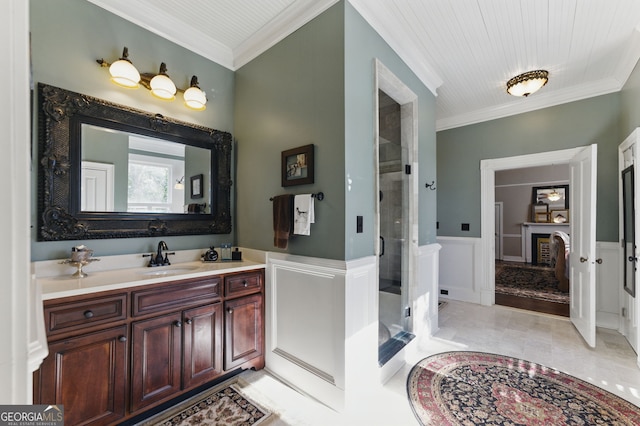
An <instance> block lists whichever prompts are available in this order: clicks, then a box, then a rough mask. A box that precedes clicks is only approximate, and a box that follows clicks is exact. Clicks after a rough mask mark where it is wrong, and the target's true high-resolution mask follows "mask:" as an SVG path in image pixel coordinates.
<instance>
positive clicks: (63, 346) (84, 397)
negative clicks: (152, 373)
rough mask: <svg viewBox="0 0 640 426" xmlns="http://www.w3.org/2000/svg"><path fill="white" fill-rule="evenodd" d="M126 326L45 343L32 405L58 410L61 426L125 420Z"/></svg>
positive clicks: (99, 423) (104, 423) (102, 423)
mask: <svg viewBox="0 0 640 426" xmlns="http://www.w3.org/2000/svg"><path fill="white" fill-rule="evenodd" d="M126 366H127V326H126V325H123V326H120V327H115V328H111V329H107V330H104V331H99V332H96V333H89V334H84V335H81V336H78V337H71V338H68V339H65V340H61V341H58V342H53V343H49V356H47V358H45V360H44V362H43V363H42V366H41V367H40V370H38V371H37V372H36V374H35V380H36V383H38V384H39V386H38V387H37V388H36V391H35V393H34V404H52V405H57V404H62V405H64V424H65V425H69V426H70V425H85V424H91V425H106V424H110V423H112V422H115V421H117V420H118V419H120V418H122V417H124V415H125V395H126V385H127V370H126Z"/></svg>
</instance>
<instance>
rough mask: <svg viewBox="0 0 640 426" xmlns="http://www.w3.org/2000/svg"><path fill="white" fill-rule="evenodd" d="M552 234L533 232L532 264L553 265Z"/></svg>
mask: <svg viewBox="0 0 640 426" xmlns="http://www.w3.org/2000/svg"><path fill="white" fill-rule="evenodd" d="M550 237H551V235H550V234H531V264H532V265H548V266H551V250H550V248H549V240H550Z"/></svg>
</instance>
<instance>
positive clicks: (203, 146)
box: [38, 84, 231, 241]
mask: <svg viewBox="0 0 640 426" xmlns="http://www.w3.org/2000/svg"><path fill="white" fill-rule="evenodd" d="M38 89H39V96H40V101H39V102H40V106H41V109H40V111H39V160H40V170H39V173H38V216H39V223H38V227H39V230H38V239H39V240H40V241H56V240H79V239H92V238H127V237H145V236H159V235H196V234H218V233H229V232H231V212H230V193H231V170H230V163H231V135H230V134H229V133H227V132H222V131H218V130H213V129H209V128H206V127H201V126H197V125H192V124H188V123H184V122H180V121H177V120H174V119H170V118H167V117H163V116H161V115H159V114H150V113H147V112H143V111H139V110H134V109H132V108H129V107H125V106H121V105H116V104H113V103H110V102H107V101H104V100H101V99H97V98H92V97H90V96H86V95H82V94H78V93H74V92H70V91H67V90H64V89H60V88H57V87H53V86H48V85H44V84H40V85H39V87H38Z"/></svg>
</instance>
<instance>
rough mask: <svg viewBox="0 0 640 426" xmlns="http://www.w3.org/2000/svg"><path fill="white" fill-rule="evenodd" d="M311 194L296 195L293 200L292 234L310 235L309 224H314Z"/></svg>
mask: <svg viewBox="0 0 640 426" xmlns="http://www.w3.org/2000/svg"><path fill="white" fill-rule="evenodd" d="M313 204H314V203H313V197H312V196H311V194H300V195H296V196H295V198H294V200H293V218H294V222H293V233H294V234H297V235H311V224H312V223H314V222H315V212H314V206H313Z"/></svg>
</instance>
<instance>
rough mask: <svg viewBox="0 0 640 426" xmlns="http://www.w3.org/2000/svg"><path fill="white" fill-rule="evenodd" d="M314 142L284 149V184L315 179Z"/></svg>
mask: <svg viewBox="0 0 640 426" xmlns="http://www.w3.org/2000/svg"><path fill="white" fill-rule="evenodd" d="M313 148H314V147H313V144H311V145H305V146H301V147H298V148H293V149H288V150H286V151H282V156H281V160H282V171H281V175H282V186H292V185H305V184H309V183H313V181H314V164H313Z"/></svg>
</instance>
